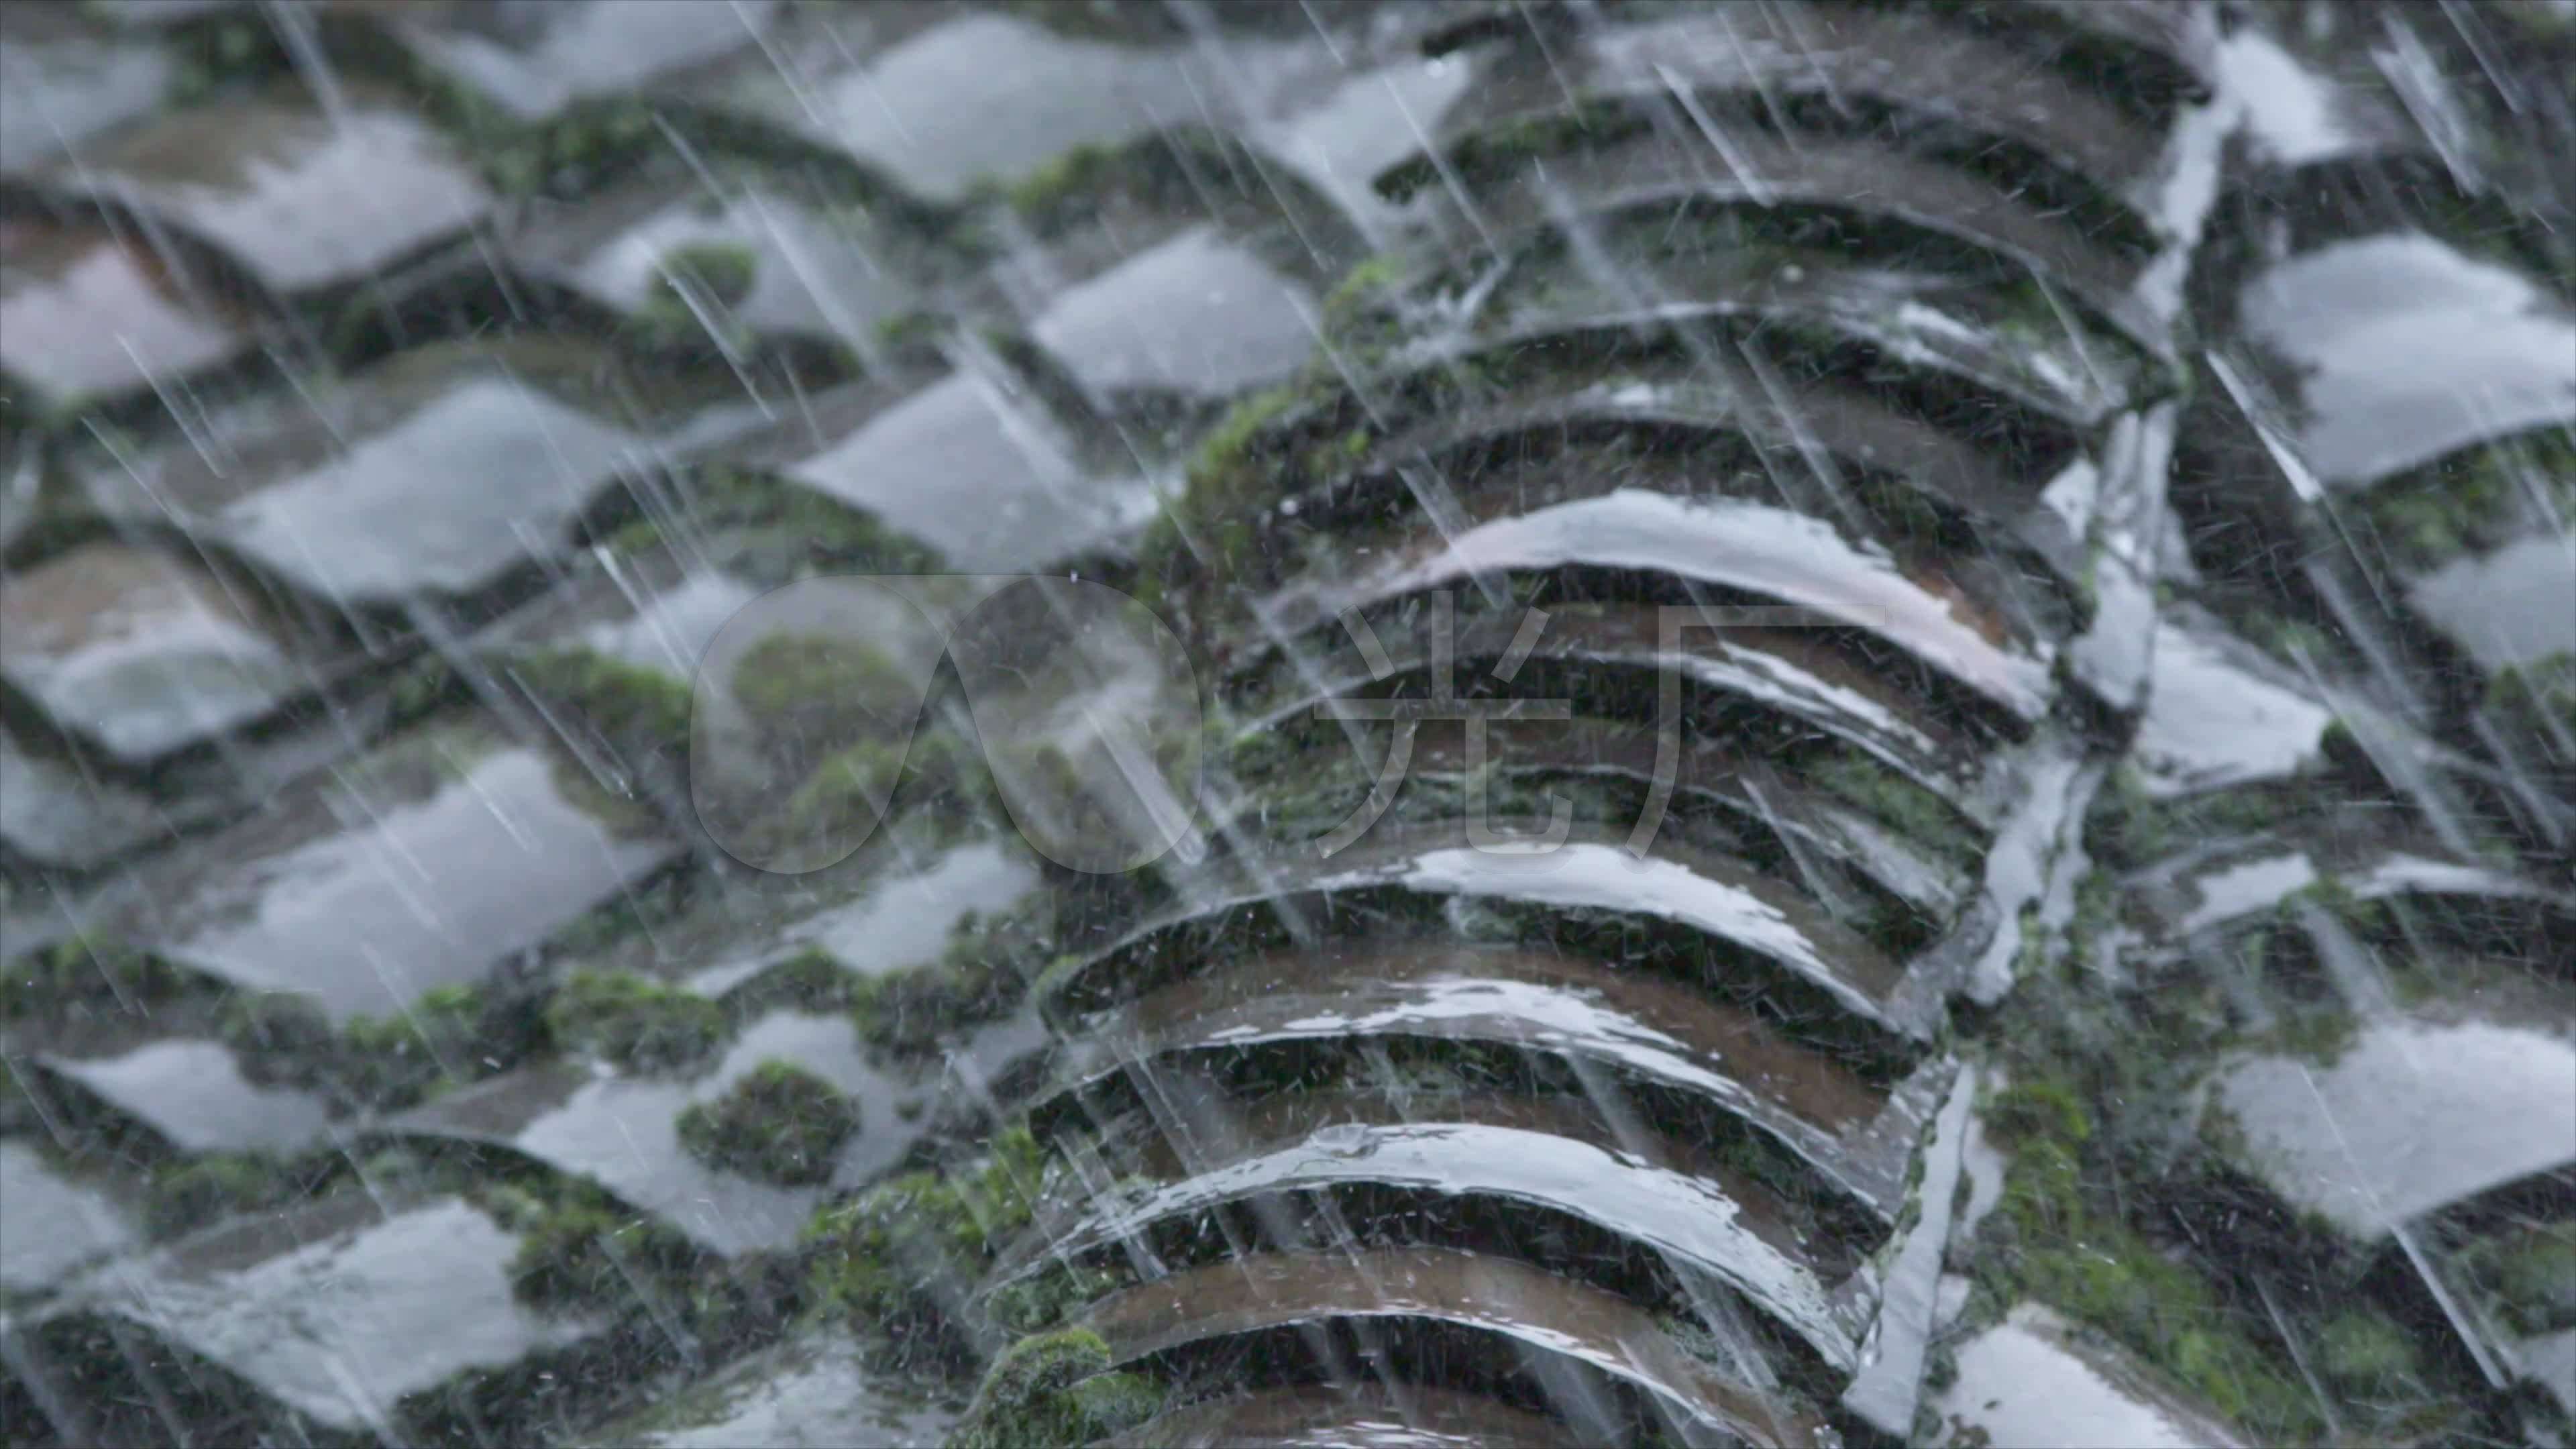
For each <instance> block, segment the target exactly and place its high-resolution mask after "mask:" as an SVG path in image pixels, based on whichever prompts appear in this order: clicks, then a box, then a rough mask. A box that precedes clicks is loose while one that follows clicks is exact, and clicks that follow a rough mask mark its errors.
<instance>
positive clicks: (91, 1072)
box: [34, 1039, 331, 1155]
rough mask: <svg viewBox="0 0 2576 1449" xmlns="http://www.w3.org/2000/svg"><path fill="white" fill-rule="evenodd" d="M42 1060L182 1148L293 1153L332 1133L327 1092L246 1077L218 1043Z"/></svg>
mask: <svg viewBox="0 0 2576 1449" xmlns="http://www.w3.org/2000/svg"><path fill="white" fill-rule="evenodd" d="M34 1060H36V1061H38V1062H41V1063H43V1065H44V1066H45V1067H46V1069H47V1070H49V1071H51V1072H53V1073H55V1074H56V1075H58V1076H60V1077H62V1078H64V1079H65V1080H67V1081H70V1082H74V1083H77V1084H79V1086H81V1087H82V1088H84V1089H86V1090H87V1091H88V1092H89V1093H91V1094H92V1095H93V1096H95V1097H97V1098H98V1099H99V1100H100V1101H102V1102H104V1103H106V1104H107V1105H108V1106H110V1107H112V1108H115V1109H116V1110H118V1111H120V1112H123V1113H125V1114H126V1115H128V1116H130V1117H132V1118H134V1119H135V1120H136V1121H139V1122H141V1123H142V1124H143V1125H144V1126H146V1127H149V1128H150V1129H151V1130H152V1131H153V1132H154V1133H155V1134H157V1135H158V1136H159V1137H160V1138H161V1139H162V1140H163V1141H165V1142H167V1143H168V1144H169V1145H170V1146H172V1147H174V1148H177V1149H178V1150H179V1151H181V1152H266V1153H274V1154H278V1155H291V1154H293V1153H296V1152H300V1151H302V1150H303V1149H305V1148H307V1147H311V1146H313V1145H315V1144H316V1143H318V1142H321V1141H323V1140H324V1139H325V1138H326V1137H328V1136H330V1135H331V1118H330V1114H329V1113H328V1111H327V1110H325V1108H324V1107H323V1104H322V1100H321V1099H320V1098H319V1097H317V1096H314V1095H313V1094H311V1093H308V1092H298V1091H293V1090H289V1089H285V1088H279V1087H263V1086H259V1085H256V1084H254V1083H252V1082H250V1081H248V1080H246V1079H244V1078H243V1076H242V1073H241V1064H240V1063H239V1062H238V1061H237V1060H235V1058H234V1056H233V1053H232V1051H231V1049H230V1048H228V1047H225V1046H223V1045H222V1044H221V1043H218V1042H211V1041H184V1040H176V1039H169V1040H162V1041H155V1042H147V1043H145V1044H144V1045H142V1046H139V1047H136V1048H134V1049H133V1050H132V1051H129V1052H125V1053H123V1054H121V1055H118V1056H113V1057H100V1058H92V1059H86V1060H75V1059H69V1058H63V1057H42V1056H39V1057H36V1058H34Z"/></svg>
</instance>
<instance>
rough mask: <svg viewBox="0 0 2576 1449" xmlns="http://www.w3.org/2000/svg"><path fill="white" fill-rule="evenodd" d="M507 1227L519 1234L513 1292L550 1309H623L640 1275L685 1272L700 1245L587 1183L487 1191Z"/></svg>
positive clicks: (488, 1201)
mask: <svg viewBox="0 0 2576 1449" xmlns="http://www.w3.org/2000/svg"><path fill="white" fill-rule="evenodd" d="M485 1198H486V1204H485V1205H486V1206H487V1207H488V1208H489V1209H490V1210H491V1211H492V1213H493V1215H494V1216H495V1217H496V1218H497V1219H498V1220H499V1221H500V1223H501V1225H502V1226H503V1227H505V1228H507V1229H509V1230H510V1231H512V1232H515V1233H517V1234H519V1251H518V1254H517V1255H516V1256H515V1257H513V1258H512V1259H511V1261H510V1284H511V1291H512V1292H514V1293H516V1294H517V1295H518V1296H519V1298H521V1299H522V1300H523V1301H525V1302H528V1303H531V1304H535V1305H538V1306H541V1307H547V1308H574V1307H591V1308H596V1307H622V1306H625V1305H627V1304H629V1303H631V1302H633V1301H634V1288H633V1286H632V1285H633V1280H634V1279H635V1278H636V1277H641V1276H647V1275H662V1274H673V1273H680V1272H684V1271H686V1270H687V1269H688V1268H690V1267H691V1266H693V1265H694V1264H695V1262H696V1260H697V1249H696V1248H695V1247H693V1246H691V1245H690V1243H689V1241H688V1239H686V1238H684V1237H682V1236H681V1235H680V1234H679V1233H678V1232H676V1231H674V1230H673V1229H670V1228H667V1227H664V1226H662V1225H661V1224H659V1223H656V1222H653V1221H651V1220H649V1219H644V1218H638V1217H636V1216H634V1215H633V1214H632V1213H630V1212H628V1211H627V1210H626V1209H625V1208H624V1207H623V1206H621V1205H620V1204H619V1203H618V1202H617V1201H616V1200H615V1199H613V1198H611V1197H609V1196H608V1194H606V1193H604V1192H602V1191H600V1190H599V1189H598V1188H596V1187H594V1186H592V1185H591V1184H589V1183H587V1182H579V1181H563V1182H556V1183H554V1184H551V1190H546V1189H533V1188H529V1187H522V1186H517V1185H504V1186H502V1187H499V1188H496V1189H493V1190H491V1191H490V1192H488V1193H486V1194H485Z"/></svg>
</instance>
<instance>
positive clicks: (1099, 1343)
mask: <svg viewBox="0 0 2576 1449" xmlns="http://www.w3.org/2000/svg"><path fill="white" fill-rule="evenodd" d="M1162 1404H1163V1392H1162V1388H1161V1386H1160V1385H1158V1384H1156V1383H1155V1382H1154V1381H1153V1380H1151V1379H1148V1378H1146V1377H1145V1376H1143V1375H1142V1374H1135V1373H1111V1372H1110V1371H1109V1345H1108V1343H1107V1342H1106V1341H1105V1340H1103V1339H1102V1338H1101V1337H1100V1335H1099V1334H1096V1333H1093V1332H1092V1331H1090V1330H1089V1329H1084V1328H1066V1329H1058V1330H1056V1331H1054V1332H1052V1333H1040V1334H1034V1335H1031V1336H1030V1337H1027V1338H1024V1339H1021V1340H1020V1341H1019V1342H1017V1343H1015V1344H1012V1345H1011V1346H1010V1347H1009V1348H1007V1349H1005V1350H1003V1351H1002V1354H1001V1356H1000V1357H999V1358H996V1359H995V1360H993V1367H992V1369H991V1371H990V1372H988V1373H987V1374H985V1376H984V1382H983V1385H982V1387H980V1388H978V1389H977V1390H976V1392H975V1401H974V1403H973V1404H972V1405H970V1406H969V1407H968V1408H967V1411H966V1417H965V1419H964V1420H963V1421H961V1422H960V1423H959V1424H958V1426H957V1430H956V1432H955V1433H954V1434H952V1435H951V1436H950V1437H949V1440H948V1443H949V1445H950V1449H1076V1446H1079V1445H1083V1444H1089V1443H1091V1442H1093V1441H1095V1440H1098V1439H1102V1438H1105V1437H1107V1436H1109V1435H1112V1434H1116V1433H1119V1432H1120V1431H1122V1430H1126V1429H1131V1428H1133V1427H1135V1426H1136V1425H1138V1424H1141V1423H1143V1422H1145V1421H1146V1420H1147V1419H1150V1418H1152V1417H1153V1416H1154V1415H1155V1414H1157V1413H1159V1412H1161V1410H1162Z"/></svg>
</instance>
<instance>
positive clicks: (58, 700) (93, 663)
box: [0, 543, 306, 760]
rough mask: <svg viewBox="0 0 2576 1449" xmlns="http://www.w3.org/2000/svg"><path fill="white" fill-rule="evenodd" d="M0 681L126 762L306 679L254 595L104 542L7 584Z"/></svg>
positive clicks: (264, 707)
mask: <svg viewBox="0 0 2576 1449" xmlns="http://www.w3.org/2000/svg"><path fill="white" fill-rule="evenodd" d="M0 677H5V678H6V679H7V680H8V682H9V683H10V684H11V685H13V686H14V687H16V688H18V689H20V690H23V691H25V692H26V694H27V695H28V696H29V697H31V698H32V699H34V700H35V701H36V702H37V703H38V704H39V705H41V706H42V707H43V708H44V709H45V711H46V712H47V713H48V714H50V715H51V716H52V717H53V718H54V720H55V721H56V722H57V723H59V724H61V725H63V726H65V727H67V728H70V729H73V730H77V731H79V732H80V733H82V734H84V735H86V736H88V737H90V738H92V739H94V740H96V741H97V742H98V743H99V744H101V745H103V746H105V747H106V748H107V749H108V750H109V751H110V752H111V753H113V754H115V755H118V756H121V757H123V758H125V759H128V760H148V759H152V758H154V757H156V756H160V755H165V754H168V753H169V752H170V751H172V750H174V749H178V748H180V747H182V746H185V745H189V744H193V743H195V742H197V741H199V740H202V739H205V738H208V737H209V736H212V735H214V734H217V733H219V732H221V731H223V730H226V729H230V728H233V727H236V726H240V725H244V724H247V723H250V722H251V721H254V720H256V719H258V718H260V717H261V716H262V715H265V714H267V713H269V712H270V711H271V710H273V709H275V708H276V707H277V706H278V705H279V704H281V703H282V702H284V701H285V700H286V699H287V698H288V697H289V696H291V695H293V694H295V693H297V692H298V691H299V690H301V689H302V688H303V687H304V686H305V683H306V677H305V675H304V673H303V671H301V670H300V669H299V668H298V666H297V663H296V661H295V660H294V659H293V658H292V657H290V655H289V654H288V652H287V649H286V647H285V646H284V645H283V644H282V643H281V642H280V640H279V638H278V636H277V632H276V625H275V624H274V622H273V621H272V620H270V619H269V618H268V617H266V610H264V609H262V608H260V607H259V605H258V603H257V601H256V597H255V596H246V595H245V593H244V592H243V591H241V590H238V589H236V588H233V587H228V586H227V585H225V584H224V583H222V582H221V581H219V580H217V579H216V578H214V577H212V576H210V575H208V574H206V573H203V572H201V571H198V570H195V569H191V568H189V567H188V566H186V565H185V564H182V563H179V562H177V561H175V560H172V559H170V558H168V557H166V556H165V555H163V554H161V553H158V552H155V551H151V550H146V549H140V548H129V547H125V546H122V545H118V544H113V543H97V544H91V545H88V546H86V547H83V548H78V549H74V550H72V551H71V552H69V553H66V554H63V555H61V556H60V557H58V558H55V559H53V560H51V561H49V562H48V563H46V564H45V565H44V566H43V567H41V568H39V569H36V570H34V571H32V572H30V573H26V574H22V575H20V576H18V577H16V578H13V579H11V580H10V581H9V591H8V596H7V598H6V599H5V600H0Z"/></svg>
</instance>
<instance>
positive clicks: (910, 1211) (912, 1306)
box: [806, 1127, 1043, 1369]
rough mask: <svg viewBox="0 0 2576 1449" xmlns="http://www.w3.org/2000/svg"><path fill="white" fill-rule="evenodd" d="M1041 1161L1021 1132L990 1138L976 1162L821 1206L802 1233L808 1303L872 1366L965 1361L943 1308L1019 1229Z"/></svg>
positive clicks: (1024, 1220) (1030, 1202)
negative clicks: (850, 1336)
mask: <svg viewBox="0 0 2576 1449" xmlns="http://www.w3.org/2000/svg"><path fill="white" fill-rule="evenodd" d="M1042 1167H1043V1160H1042V1158H1041V1156H1040V1154H1039V1150H1038V1145H1037V1140H1036V1139H1035V1138H1034V1137H1032V1136H1030V1135H1029V1132H1028V1130H1027V1129H1026V1128H1024V1127H1014V1128H1011V1129H1009V1130H1007V1131H1004V1132H1001V1133H998V1134H996V1135H995V1137H994V1138H993V1142H992V1150H991V1153H990V1155H989V1156H987V1157H986V1158H985V1159H984V1160H983V1161H982V1162H981V1163H979V1164H977V1165H976V1166H974V1167H971V1168H966V1169H963V1170H961V1171H957V1172H953V1173H943V1172H935V1171H931V1172H912V1173H906V1174H904V1175H903V1176H900V1177H896V1178H894V1179H891V1180H890V1181H887V1182H884V1183H880V1184H879V1185H877V1186H875V1187H872V1188H870V1189H868V1190H867V1191H866V1192H864V1193H862V1194H860V1195H859V1196H858V1197H857V1198H856V1199H854V1200H852V1201H850V1202H847V1203H843V1204H839V1205H836V1206H832V1207H827V1208H825V1209H823V1210H822V1211H821V1212H818V1213H816V1214H815V1216H814V1220H813V1222H812V1223H810V1224H809V1225H808V1226H807V1228H806V1241H807V1244H808V1246H809V1248H810V1249H811V1250H812V1251H811V1261H812V1263H813V1265H814V1266H813V1270H812V1279H811V1284H810V1286H811V1290H812V1291H811V1297H812V1299H813V1301H814V1303H815V1304H816V1305H817V1306H818V1307H821V1308H822V1309H824V1310H825V1311H827V1312H832V1313H837V1314H841V1315H845V1316H846V1317H847V1318H848V1320H849V1322H850V1325H851V1327H853V1328H854V1329H856V1330H858V1331H859V1332H860V1333H861V1334H863V1335H866V1336H867V1338H868V1340H869V1342H870V1344H871V1347H872V1349H873V1351H874V1352H875V1354H876V1355H877V1356H878V1357H881V1358H884V1359H886V1360H888V1361H890V1362H894V1363H900V1364H915V1365H923V1366H933V1367H939V1368H950V1369H953V1368H955V1367H957V1366H959V1365H960V1364H962V1363H963V1362H964V1361H965V1357H966V1356H965V1344H964V1340H963V1337H962V1334H961V1332H960V1331H959V1329H958V1327H957V1326H956V1325H953V1324H951V1322H950V1321H949V1319H948V1316H947V1315H948V1312H949V1305H950V1304H952V1303H954V1302H956V1301H958V1300H959V1298H960V1297H961V1296H962V1295H963V1294H964V1293H965V1292H966V1290H967V1289H968V1287H969V1286H970V1285H972V1284H973V1283H975V1282H976V1281H977V1280H979V1279H981V1278H982V1277H983V1276H984V1275H985V1273H986V1272H988V1271H989V1270H990V1269H991V1267H992V1264H993V1261H994V1259H995V1257H996V1256H997V1255H998V1254H999V1253H1000V1251H1001V1249H1002V1247H1003V1246H1004V1245H1005V1244H1007V1243H1008V1242H1009V1241H1010V1239H1011V1238H1012V1237H1013V1236H1014V1235H1015V1234H1017V1233H1018V1232H1020V1231H1021V1230H1022V1229H1024V1228H1026V1227H1027V1226H1028V1224H1029V1220H1030V1212H1031V1208H1032V1205H1033V1202H1034V1198H1035V1194H1036V1193H1037V1191H1038V1185H1039V1180H1040V1172H1041V1169H1042Z"/></svg>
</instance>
